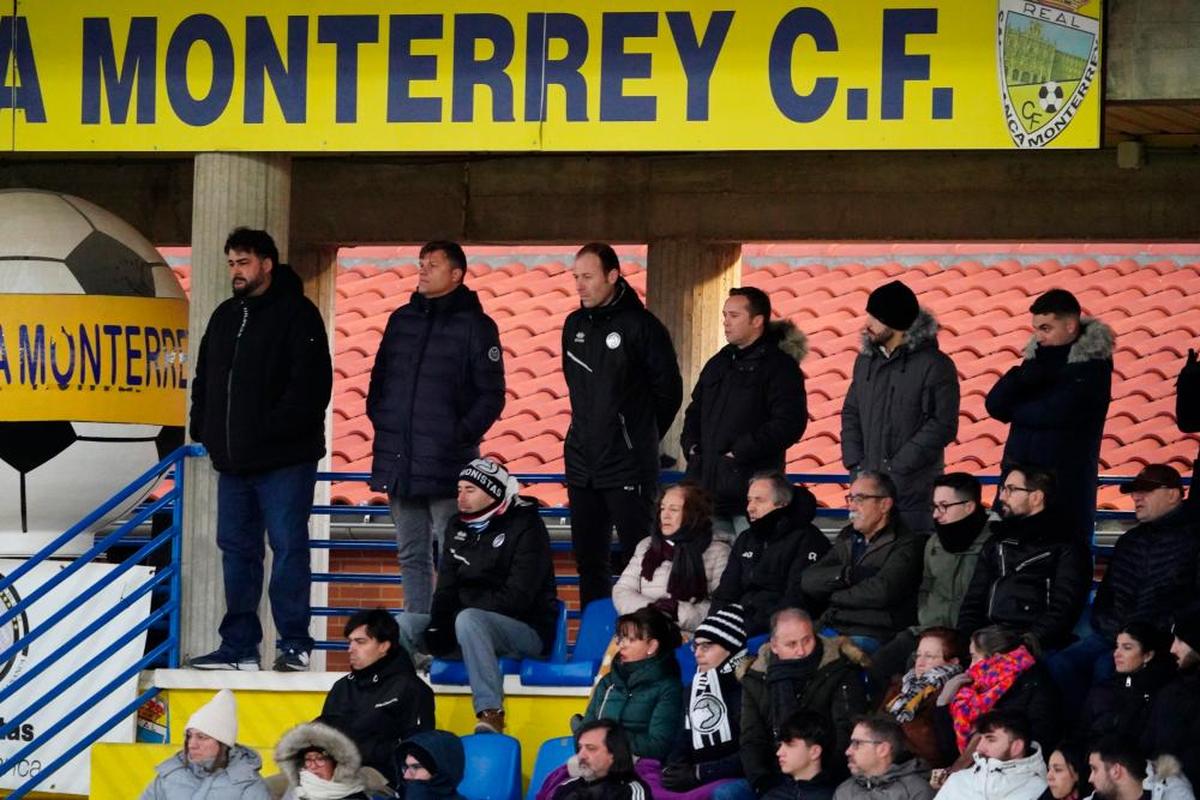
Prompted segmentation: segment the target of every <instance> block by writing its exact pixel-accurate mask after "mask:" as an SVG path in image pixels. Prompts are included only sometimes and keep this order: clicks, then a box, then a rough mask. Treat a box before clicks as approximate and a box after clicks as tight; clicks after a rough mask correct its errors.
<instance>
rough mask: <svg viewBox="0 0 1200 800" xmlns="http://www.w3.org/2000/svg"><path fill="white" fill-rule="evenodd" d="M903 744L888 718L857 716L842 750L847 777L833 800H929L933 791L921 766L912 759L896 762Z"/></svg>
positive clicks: (897, 730) (879, 715) (921, 764)
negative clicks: (844, 749) (847, 769)
mask: <svg viewBox="0 0 1200 800" xmlns="http://www.w3.org/2000/svg"><path fill="white" fill-rule="evenodd" d="M903 742H904V734H903V733H902V732H901V730H900V725H899V723H897V722H896V721H895V720H893V719H892V718H891V717H888V716H884V715H881V714H875V715H872V716H869V717H860V718H859V719H858V721H857V723H856V724H855V726H854V732H853V733H852V734H851V736H850V747H849V748H847V749H846V762H847V765H848V766H849V768H850V777H849V778H847V779H846V780H845V781H843V782H842V784H841V785H840V786H838V788H837V791H835V792H834V793H833V800H930V799H931V798H932V797H933V788H932V787H931V786H930V785H929V772H928V770H927V769H926V767H925V765H924V764H923V763H922V762H921V761H920V760H919V759H915V758H914V759H909V760H908V761H905V762H902V763H897V759H898V758H899V757H901V756H902V755H903V753H904V747H903Z"/></svg>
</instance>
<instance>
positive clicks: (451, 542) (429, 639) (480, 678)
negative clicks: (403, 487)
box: [397, 458, 555, 733]
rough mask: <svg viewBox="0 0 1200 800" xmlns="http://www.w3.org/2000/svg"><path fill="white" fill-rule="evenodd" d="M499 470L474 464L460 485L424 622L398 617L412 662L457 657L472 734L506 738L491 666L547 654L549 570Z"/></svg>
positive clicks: (523, 503)
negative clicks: (425, 656)
mask: <svg viewBox="0 0 1200 800" xmlns="http://www.w3.org/2000/svg"><path fill="white" fill-rule="evenodd" d="M518 489H519V487H518V486H517V482H516V480H515V479H513V478H512V477H510V476H509V474H508V471H507V470H505V469H504V467H502V466H500V465H499V464H497V463H496V462H495V461H491V460H490V459H486V458H477V459H475V460H474V461H472V462H471V463H470V464H468V465H467V466H466V467H465V468H464V469H463V471H462V472H461V473H459V476H458V514H456V515H455V516H454V518H453V519H452V520H451V522H450V525H449V527H448V528H447V530H446V536H445V542H446V549H445V551H444V552H443V553H442V560H441V565H440V567H439V569H438V578H437V588H436V589H435V590H434V593H433V608H432V609H431V612H430V613H429V614H417V613H404V614H401V615H400V616H399V617H398V618H397V622H399V623H400V639H401V644H403V645H404V646H405V648H407V649H408V650H409V651H410V652H411V651H414V650H424V651H425V652H428V653H431V654H433V655H439V656H440V655H449V654H452V653H454V652H455V651H456V650H459V649H461V651H462V658H463V661H464V662H465V664H466V668H467V678H468V680H469V682H470V684H471V694H472V695H473V704H474V707H475V716H476V718H477V719H478V720H479V722H478V724H477V725H476V726H475V731H476V732H477V733H499V732H501V731H503V730H504V706H503V688H504V685H503V676H502V675H501V674H500V665H499V658H500V657H501V656H508V657H513V658H524V657H528V656H537V655H541V654H545V653H547V652H548V651H549V650H550V647H551V646H552V645H553V643H554V641H553V640H554V618H555V608H554V599H555V588H554V564H553V563H552V561H551V556H550V535H549V533H547V532H546V525H545V523H543V522H542V518H541V517H540V516H539V515H538V505H537V502H536V501H535V500H531V499H526V498H522V497H518V496H517V491H518Z"/></svg>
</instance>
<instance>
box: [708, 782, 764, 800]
mask: <svg viewBox="0 0 1200 800" xmlns="http://www.w3.org/2000/svg"><path fill="white" fill-rule="evenodd" d="M756 798H757V795H756V794H754V787H753V786H751V785H750V781H748V780H746V779H745V778H738V779H737V780H734V781H729V783H722V784H721V785H720V786H718V787H717V788H715V789H713V793H712V800H756Z"/></svg>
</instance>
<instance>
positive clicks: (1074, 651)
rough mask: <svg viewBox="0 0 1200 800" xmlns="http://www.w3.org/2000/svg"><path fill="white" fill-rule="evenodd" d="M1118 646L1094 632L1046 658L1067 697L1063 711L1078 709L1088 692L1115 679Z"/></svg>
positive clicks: (1064, 698)
mask: <svg viewBox="0 0 1200 800" xmlns="http://www.w3.org/2000/svg"><path fill="white" fill-rule="evenodd" d="M1115 647H1116V645H1115V643H1114V642H1113V641H1112V640H1110V639H1109V638H1108V637H1107V636H1103V635H1101V634H1099V633H1092V634H1090V635H1088V636H1086V637H1084V638H1083V639H1080V640H1079V641H1077V642H1075V643H1074V644H1072V645H1071V646H1070V647H1065V648H1063V649H1062V650H1059V651H1058V652H1056V653H1049V654H1047V655H1046V669H1048V670H1049V671H1050V675H1051V677H1053V678H1054V682H1055V684H1057V685H1058V688H1059V691H1061V692H1062V696H1063V708H1069V709H1077V708H1079V706H1080V705H1082V704H1083V701H1084V700H1085V699H1087V692H1088V689H1089V688H1091V687H1092V686H1096V685H1097V684H1100V683H1103V682H1104V681H1106V680H1108V679H1109V678H1111V677H1112V676H1113V675H1114V674H1115V673H1116V671H1117V667H1116V665H1115V664H1114V663H1113V658H1112V654H1113V648H1115Z"/></svg>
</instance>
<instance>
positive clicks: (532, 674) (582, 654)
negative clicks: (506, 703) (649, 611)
mask: <svg viewBox="0 0 1200 800" xmlns="http://www.w3.org/2000/svg"><path fill="white" fill-rule="evenodd" d="M564 626H565V623H564ZM616 627H617V610H616V609H615V608H613V604H612V600H610V599H604V600H593V601H592V602H590V603H588V605H587V608H585V609H584V610H583V618H582V620H580V623H579V637H578V638H577V639H576V640H575V649H574V651H572V653H571V656H570V658H567V657H566V654H565V648H564V652H563V654H562V658H561V660H556V659H555V658H554V657H553V655H552V656H551V658H550V660H549V661H547V660H544V659H540V658H527V659H525V660H524V661H523V662H522V663H521V683H523V684H525V685H526V686H591V685H592V682H593V681H595V679H596V672H597V671H599V669H600V662H601V661H603V660H604V653H605V651H606V650H608V645H609V642H611V641H612V638H613V634H614V633H615V632H616ZM562 639H563V641H564V643H565V641H566V636H565V635H564V636H563V637H562Z"/></svg>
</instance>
